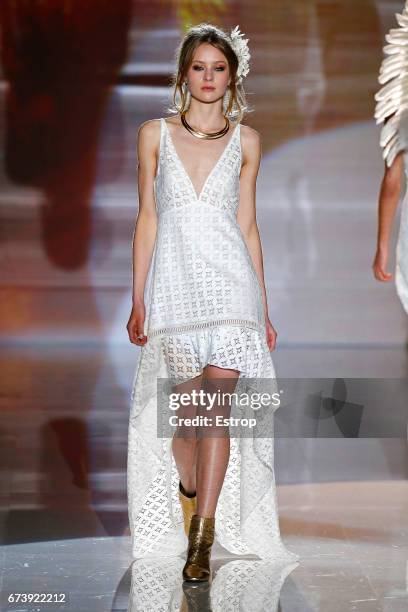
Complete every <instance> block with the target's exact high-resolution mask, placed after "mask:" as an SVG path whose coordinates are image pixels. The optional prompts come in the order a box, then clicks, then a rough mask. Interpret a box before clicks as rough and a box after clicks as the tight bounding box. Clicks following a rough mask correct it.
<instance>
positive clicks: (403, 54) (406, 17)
mask: <svg viewBox="0 0 408 612" xmlns="http://www.w3.org/2000/svg"><path fill="white" fill-rule="evenodd" d="M396 18H397V21H398V24H399V26H400V27H399V28H394V29H391V30H390V31H389V33H388V34H387V35H386V37H385V39H386V41H387V43H388V45H386V46H385V47H384V53H385V55H386V57H385V58H384V60H383V62H382V64H381V69H380V75H379V82H380V83H381V84H382V85H383V87H382V88H381V89H380V90H379V91H378V92H377V93H376V95H375V99H376V101H377V104H376V109H375V118H376V121H377V123H383V127H382V129H381V139H380V143H381V147H382V149H383V157H384V159H385V161H386V164H387V166H388V167H390V166H391V165H392V162H393V161H394V159H395V157H396V155H397V154H398V153H400V152H401V151H403V155H404V168H405V176H406V177H407V178H408V0H407V2H406V3H405V8H404V11H403V13H402V14H399V13H397V14H396ZM395 284H396V288H397V292H398V296H399V298H400V300H401V303H402V305H403V307H404V309H405V311H406V312H407V313H408V190H407V191H406V193H405V196H404V200H403V204H402V210H401V221H400V227H399V232H398V242H397V253H396V269H395Z"/></svg>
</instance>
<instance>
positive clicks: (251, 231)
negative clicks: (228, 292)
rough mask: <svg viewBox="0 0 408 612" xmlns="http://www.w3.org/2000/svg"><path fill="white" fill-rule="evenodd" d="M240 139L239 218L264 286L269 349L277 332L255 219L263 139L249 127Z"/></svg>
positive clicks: (263, 296) (263, 298)
mask: <svg viewBox="0 0 408 612" xmlns="http://www.w3.org/2000/svg"><path fill="white" fill-rule="evenodd" d="M241 138H242V152H243V164H242V169H241V176H240V200H239V206H238V213H237V221H238V223H239V226H240V228H241V231H242V234H243V236H244V239H245V242H246V244H247V247H248V250H249V253H250V255H251V258H252V261H253V264H254V268H255V271H256V274H257V276H258V279H259V283H260V285H261V290H262V302H263V307H264V313H265V323H266V328H267V340H268V346H269V349H270V350H273V348H275V344H276V331H275V330H274V328H273V326H272V324H271V322H270V320H269V316H268V300H267V295H266V288H265V279H264V266H263V254H262V246H261V239H260V235H259V230H258V225H257V221H256V179H257V176H258V171H259V166H260V162H261V155H262V145H261V138H260V135H259V133H258V132H257V131H256V130H254V129H252V128H250V127H249V126H245V129H244V130H241Z"/></svg>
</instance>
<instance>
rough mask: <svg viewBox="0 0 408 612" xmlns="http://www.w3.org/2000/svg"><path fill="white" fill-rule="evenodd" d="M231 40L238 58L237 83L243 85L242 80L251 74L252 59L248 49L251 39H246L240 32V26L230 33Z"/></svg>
mask: <svg viewBox="0 0 408 612" xmlns="http://www.w3.org/2000/svg"><path fill="white" fill-rule="evenodd" d="M229 39H230V44H231V47H232V48H233V50H234V51H235V53H236V55H237V57H238V69H237V83H241V82H242V79H243V78H244V77H246V75H247V74H248V72H249V60H250V57H251V54H250V53H249V49H248V40H249V38H244V34H243V33H242V32H240V30H239V26H235V28H234V29H233V30H231V32H230V35H229Z"/></svg>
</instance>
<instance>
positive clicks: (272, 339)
mask: <svg viewBox="0 0 408 612" xmlns="http://www.w3.org/2000/svg"><path fill="white" fill-rule="evenodd" d="M265 324H266V341H267V343H268V348H269V350H270V351H273V350H274V348H275V346H276V338H277V336H278V334H277V333H276V330H275V328H274V326H273V325H272V323H271V322H270V320H269V317H268V315H266V316H265Z"/></svg>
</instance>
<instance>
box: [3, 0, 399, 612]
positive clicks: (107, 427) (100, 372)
mask: <svg viewBox="0 0 408 612" xmlns="http://www.w3.org/2000/svg"><path fill="white" fill-rule="evenodd" d="M402 9H403V2H394V1H390V0H307V1H305V0H291V1H290V2H288V1H287V0H273V1H269V2H264V1H262V0H255V1H254V2H250V3H248V2H242V1H240V0H232V1H229V2H224V1H223V0H213V1H207V2H204V1H203V2H201V1H198V0H197V1H192V0H178V1H177V0H173V1H170V0H168V1H159V0H149V1H148V2H144V1H141V0H117V1H116V2H114V3H113V2H111V1H108V0H59V2H53V1H51V0H42V1H40V0H38V1H37V0H36V1H33V2H29V3H28V2H24V1H22V0H2V2H1V3H0V37H1V49H0V79H1V83H0V140H1V142H0V148H1V153H2V155H1V161H0V227H1V246H0V249H1V250H0V253H1V258H0V270H1V275H0V326H1V331H0V334H1V335H0V343H1V344H0V346H1V356H0V372H1V387H0V393H1V395H0V402H1V409H2V421H1V424H0V458H1V473H0V477H1V479H0V486H1V490H0V503H1V509H0V536H1V539H2V542H3V543H4V544H9V545H11V544H13V545H15V544H21V543H27V542H41V541H44V540H52V539H54V540H58V541H59V540H61V541H64V540H65V539H70V538H82V537H95V536H117V535H121V534H124V535H127V534H128V519H127V505H126V449H127V426H128V420H127V419H128V413H129V402H130V389H131V384H132V378H133V373H134V370H135V367H136V364H137V360H138V356H139V349H138V348H137V347H136V346H133V345H131V344H130V343H129V340H128V337H127V332H126V324H127V321H128V317H129V314H130V309H131V282H132V253H131V249H132V237H133V228H134V222H135V219H136V215H137V210H138V194H137V175H136V171H137V170H136V164H137V159H136V138H137V130H138V127H139V126H140V124H141V123H142V122H143V121H145V120H147V119H152V118H158V117H163V116H166V106H167V103H168V101H169V96H170V94H171V91H170V88H169V83H170V76H171V73H172V71H173V70H174V68H175V64H174V54H175V49H176V46H177V44H178V42H179V39H180V36H181V35H182V33H183V31H184V29H185V28H186V27H188V26H189V25H194V24H197V23H199V22H201V21H209V22H212V23H215V24H217V25H219V26H221V27H223V28H225V29H226V30H227V31H229V30H230V29H231V28H233V27H235V25H237V24H238V25H239V26H240V28H241V31H242V32H243V33H244V34H245V37H248V38H249V45H250V52H251V55H252V58H251V71H250V73H249V76H248V77H247V79H246V91H247V95H248V100H249V102H250V103H251V105H252V106H253V108H254V112H252V113H250V114H248V115H247V116H246V117H245V118H244V120H243V123H246V124H248V125H250V126H252V127H254V128H255V129H256V130H258V131H259V132H260V133H261V136H262V142H263V159H262V164H261V168H260V173H259V178H258V191H257V210H258V214H257V217H258V226H259V230H260V234H261V238H262V245H263V253H264V266H265V281H266V285H267V289H268V302H269V314H270V318H271V320H272V322H273V324H274V325H275V327H276V329H277V331H278V347H277V350H276V351H275V352H274V353H273V358H274V362H275V364H276V369H277V373H278V375H280V376H286V377H309V376H311V377H313V376H316V377H326V376H327V377H366V378H379V377H380V378H381V377H383V378H406V376H407V372H408V362H407V337H408V319H407V315H406V313H405V312H404V311H403V309H402V306H401V304H400V302H399V300H398V298H397V295H396V291H395V286H394V283H393V282H392V283H388V284H380V283H378V282H377V281H376V280H375V279H374V277H373V275H372V271H371V264H372V260H373V257H374V251H375V240H376V222H377V197H378V191H379V185H380V181H381V178H382V172H383V162H382V159H381V151H380V148H379V144H378V138H379V128H377V126H376V125H375V123H374V120H373V112H374V98H373V96H374V93H375V92H376V91H377V90H378V88H379V86H378V83H377V76H378V70H379V66H380V63H381V60H382V46H383V44H384V35H385V33H386V32H387V31H388V29H389V28H390V27H394V26H395V23H396V22H395V17H394V13H395V12H401V11H402ZM397 229H398V218H397V219H396V222H395V225H394V242H393V244H394V245H395V239H396V234H397ZM394 251H395V249H394V250H393V248H392V249H391V263H390V269H391V270H392V271H393V266H394V259H395V257H394ZM356 443H357V440H350V439H337V440H331V441H330V444H328V442H327V440H324V439H320V440H314V441H313V444H309V443H308V442H307V440H298V441H297V442H296V441H293V440H290V441H287V440H284V439H277V445H276V476H277V481H278V483H279V484H281V485H285V484H286V485H294V486H295V485H301V484H310V483H317V482H321V483H333V482H336V481H342V482H343V484H344V483H345V482H347V481H353V484H354V481H360V482H362V481H370V480H376V481H388V480H389V479H391V480H392V479H394V480H395V479H396V480H400V479H403V478H405V477H406V466H407V462H406V459H407V457H406V441H404V440H403V439H401V440H399V439H388V440H382V441H381V440H380V439H378V438H373V439H368V438H367V439H365V440H358V444H356ZM333 449H334V450H333ZM340 457H341V460H339V458H340ZM289 490H290V488H289V489H288V491H289ZM291 491H292V493H288V495H287V496H286V494H285V493H284V489H283V488H282V494H281V498H280V499H281V507H282V509H283V511H285V509H287V510H288V512H289V513H290V511H291V508H292V507H293V500H296V499H303V500H304V499H305V497H304V490H303V492H302V493H299V495H300V497H299V498H297V497H296V495H297V494H296V491H295V490H294V489H292V490H291ZM293 491H295V493H293ZM310 491H312V489H309V496H307V495H306V498H307V499H308V500H309V503H310V504H313V503H315V502H316V505H317V507H318V504H319V503H320V502H319V500H320V497H319V495H321V494H322V495H323V497H324V496H325V495H326V493H324V492H321V493H319V490H318V489H313V493H310ZM360 491H361V489H360ZM343 494H344V490H343V493H342V495H343ZM367 494H368V495H369V496H370V495H371V493H367ZM293 495H294V496H293ZM377 495H378V489H377ZM346 497H348V495H346ZM351 498H353V495H351ZM370 499H371V498H370ZM396 500H397V501H395V504H396V505H395V508H398V511H399V510H400V508H401V506H400V498H399V497H398V494H397V498H396ZM370 503H371V502H368V507H369V505H370ZM285 525H286V527H287V528H288V533H289V531H290V528H291V527H293V524H292V523H291V522H290V521H289V522H288V523H285V520H284V519H283V522H282V528H283V530H285ZM300 532H301V530H300ZM300 532H299V531H298V532H297V533H298V534H299V533H300ZM284 533H285V531H284ZM10 550H11V549H10ZM11 554H12V553H10V555H11ZM16 554H17V553H16ZM10 558H12V557H10ZM125 566H126V564H125ZM9 567H12V565H9ZM78 576H79V574H78ZM88 609H90V608H88Z"/></svg>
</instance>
